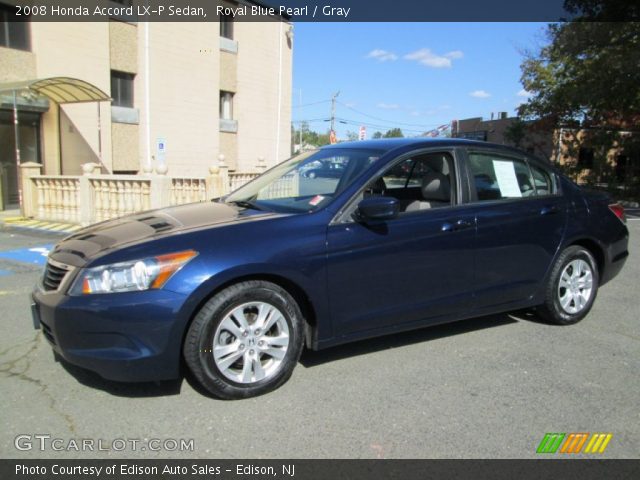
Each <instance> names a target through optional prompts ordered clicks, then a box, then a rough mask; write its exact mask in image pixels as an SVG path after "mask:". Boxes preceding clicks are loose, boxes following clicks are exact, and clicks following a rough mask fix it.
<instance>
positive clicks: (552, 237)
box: [466, 149, 567, 309]
mask: <svg viewBox="0 0 640 480" xmlns="http://www.w3.org/2000/svg"><path fill="white" fill-rule="evenodd" d="M466 167H467V172H468V175H469V179H470V189H471V192H470V196H471V202H470V204H471V206H472V207H475V208H474V210H475V212H476V221H477V237H476V258H475V262H476V301H475V306H476V307H477V308H480V309H482V308H491V307H497V306H500V305H505V308H506V306H507V305H508V304H517V303H521V302H523V301H525V300H527V299H529V298H530V297H531V296H533V294H534V293H535V292H536V291H537V289H538V288H539V286H540V284H541V281H542V280H543V278H544V277H545V274H546V273H547V271H548V269H549V268H550V265H551V262H552V260H553V258H554V256H555V254H556V251H557V249H558V248H559V246H560V244H561V242H562V238H563V235H564V230H565V225H566V220H567V204H566V201H565V198H564V197H563V196H562V195H561V194H560V192H559V185H558V181H557V178H556V177H555V174H554V173H553V172H551V171H550V170H548V169H547V168H545V167H544V166H543V165H541V164H538V163H537V162H534V161H532V160H530V159H527V158H525V157H524V156H518V155H516V154H513V155H512V154H505V153H503V152H501V151H491V150H482V149H478V150H467V158H466Z"/></svg>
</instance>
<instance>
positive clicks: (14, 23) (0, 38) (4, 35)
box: [0, 4, 31, 50]
mask: <svg viewBox="0 0 640 480" xmlns="http://www.w3.org/2000/svg"><path fill="white" fill-rule="evenodd" d="M15 11H16V8H15V7H12V6H9V5H2V4H0V46H2V47H7V48H16V49H19V50H30V48H31V45H30V41H29V22H28V21H24V17H18V16H16V13H15Z"/></svg>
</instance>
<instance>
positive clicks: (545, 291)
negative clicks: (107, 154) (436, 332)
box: [33, 139, 628, 398]
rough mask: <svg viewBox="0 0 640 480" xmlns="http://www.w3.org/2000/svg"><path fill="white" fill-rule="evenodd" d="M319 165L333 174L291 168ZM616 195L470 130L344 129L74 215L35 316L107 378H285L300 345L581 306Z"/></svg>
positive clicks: (226, 387) (547, 314)
mask: <svg viewBox="0 0 640 480" xmlns="http://www.w3.org/2000/svg"><path fill="white" fill-rule="evenodd" d="M328 164H331V165H333V166H334V167H335V170H337V171H340V172H341V173H340V175H339V176H338V177H337V178H333V177H332V178H328V177H320V176H315V177H314V178H310V176H308V175H303V174H302V173H303V172H304V171H308V170H309V169H312V168H315V167H316V166H317V167H320V166H323V165H328ZM624 220H625V218H624V211H623V209H622V207H621V206H619V205H617V204H610V203H609V202H608V201H607V198H606V197H605V196H602V195H600V194H594V193H588V192H586V191H584V190H582V189H581V188H579V187H578V186H576V185H575V184H573V183H572V182H571V181H570V180H569V179H567V178H566V177H564V176H563V175H561V174H560V173H558V172H556V171H555V170H554V168H553V167H552V166H551V165H549V164H548V163H547V162H543V161H540V160H537V159H535V158H532V157H530V156H529V155H527V154H525V153H523V152H520V151H518V150H514V149H511V148H506V147H501V146H497V145H491V144H487V143H483V142H473V141H465V140H457V141H456V140H417V139H413V140H408V139H399V140H378V141H361V142H354V143H343V144H337V145H332V146H328V147H324V148H321V149H319V150H316V151H312V152H306V153H303V154H301V155H299V156H297V157H294V158H292V159H291V160H288V161H285V162H284V163H281V164H279V165H277V166H275V167H274V168H272V169H271V170H269V171H267V172H266V173H264V174H263V175H261V176H260V177H258V178H256V179H255V180H253V181H252V182H250V183H248V184H247V185H245V186H243V187H241V188H240V189H238V190H236V191H235V192H233V193H231V194H230V195H228V196H226V197H223V198H220V199H216V200H214V201H211V202H204V203H195V204H189V205H183V206H177V207H172V208H166V209H162V210H154V211H149V212H144V213H139V214H135V215H130V216H127V217H123V218H120V219H117V220H112V221H107V222H103V223H100V224H97V225H93V226H91V227H88V228H85V229H83V230H81V231H79V232H78V233H76V234H74V235H72V236H70V237H68V238H66V239H64V240H63V241H61V242H60V243H59V244H58V245H57V246H56V247H55V248H54V249H53V251H52V252H51V253H50V254H49V258H48V262H47V266H46V269H45V272H44V275H43V277H42V280H41V282H40V283H39V285H37V287H36V289H35V291H34V293H33V301H34V304H33V316H34V322H35V324H36V326H41V327H42V331H43V334H44V335H45V337H46V338H47V340H48V341H49V342H50V343H51V345H52V347H53V349H54V350H55V351H56V352H57V353H58V354H59V355H60V356H62V357H63V358H64V359H66V360H67V361H68V362H70V363H72V364H76V365H79V366H81V367H84V368H87V369H90V370H93V371H95V372H97V373H99V374H100V375H102V376H103V377H105V378H108V379H113V380H121V381H146V380H162V379H171V378H177V377H179V375H180V366H181V363H182V362H181V360H182V358H184V360H185V363H186V365H187V366H188V368H189V369H190V370H191V371H192V372H193V374H194V376H195V377H196V378H197V379H198V381H199V382H200V383H201V384H202V385H203V386H204V387H205V388H206V389H208V390H209V391H210V392H211V393H213V394H215V395H217V396H219V397H223V398H241V397H249V396H253V395H258V394H261V393H264V392H267V391H269V390H272V389H274V388H276V387H278V386H280V385H281V384H283V383H284V382H285V381H286V380H287V379H288V378H289V376H290V375H291V372H292V370H293V368H294V366H295V365H296V363H297V361H298V358H299V355H300V352H301V350H302V348H303V346H304V345H306V346H307V347H308V348H311V349H321V348H325V347H330V346H333V345H336V344H340V343H345V342H349V341H353V340H357V339H362V338H366V337H373V336H376V335H382V334H390V333H393V332H398V331H402V330H408V329H414V328H419V327H424V326H427V325H434V324H439V323H445V322H451V321H456V320H462V319H465V318H469V317H474V316H479V315H486V314H492V313H498V312H505V311H509V310H514V309H521V308H526V307H535V308H536V309H537V311H538V312H539V314H540V315H541V316H542V317H544V318H545V319H547V320H548V321H550V322H553V323H557V324H560V325H568V324H573V323H576V322H578V321H579V320H581V319H582V318H583V317H584V316H585V315H586V314H587V313H588V312H589V310H590V309H591V306H592V305H593V302H594V300H595V298H596V292H597V290H598V287H600V286H602V285H603V284H605V283H606V282H608V281H609V280H611V279H612V278H613V277H614V276H616V275H617V274H618V272H619V271H620V269H621V268H622V266H623V264H624V262H625V260H626V258H627V256H628V251H627V245H628V230H627V228H626V226H625V224H624Z"/></svg>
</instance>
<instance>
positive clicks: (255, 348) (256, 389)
mask: <svg viewBox="0 0 640 480" xmlns="http://www.w3.org/2000/svg"><path fill="white" fill-rule="evenodd" d="M303 332H304V321H303V318H302V314H301V312H300V309H299V307H298V305H297V304H296V302H295V300H294V299H293V298H292V297H291V295H289V293H288V292H287V291H286V290H284V289H282V288H281V287H279V286H278V285H275V284H273V283H270V282H265V281H247V282H242V283H238V284H236V285H233V286H231V287H228V288H226V289H225V290H223V291H221V292H220V293H218V294H217V295H215V296H214V297H213V298H212V299H211V300H209V301H208V302H207V303H206V304H205V305H204V306H203V307H202V309H201V310H200V311H199V312H198V313H197V315H196V317H195V318H194V320H193V322H192V323H191V326H190V327H189V330H188V332H187V335H186V338H185V343H184V357H185V360H186V363H187V365H188V366H189V369H190V370H191V372H192V373H193V374H194V376H195V377H196V379H197V380H198V382H199V383H200V384H201V385H202V386H203V387H204V388H205V389H207V390H208V391H209V392H210V393H212V394H213V395H215V396H217V397H220V398H225V399H237V398H246V397H253V396H256V395H261V394H263V393H266V392H268V391H271V390H273V389H275V388H277V387H279V386H280V385H282V384H283V383H284V382H286V381H287V379H288V378H289V377H290V376H291V373H292V372H293V369H294V367H295V366H296V363H297V362H298V359H299V357H300V353H301V351H302V344H303V342H302V338H303Z"/></svg>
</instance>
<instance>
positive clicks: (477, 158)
mask: <svg viewBox="0 0 640 480" xmlns="http://www.w3.org/2000/svg"><path fill="white" fill-rule="evenodd" d="M469 170H470V172H471V176H472V183H473V184H474V185H475V189H476V194H477V198H478V200H481V201H483V200H499V199H501V198H520V197H528V196H530V195H535V190H534V188H533V181H532V178H531V174H530V172H529V167H528V166H527V164H526V163H525V162H524V161H522V160H518V159H514V158H508V157H503V156H500V155H494V154H490V153H471V154H470V155H469Z"/></svg>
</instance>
